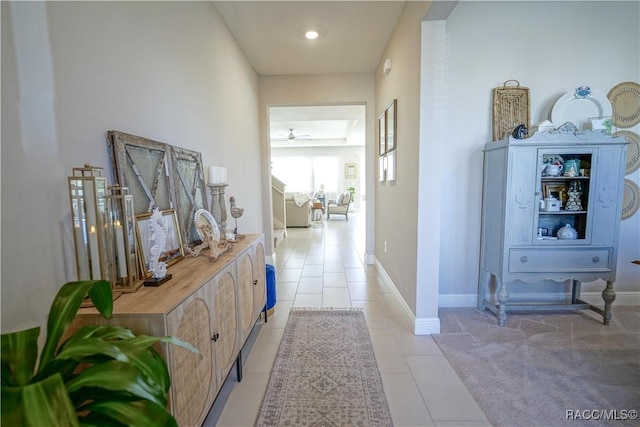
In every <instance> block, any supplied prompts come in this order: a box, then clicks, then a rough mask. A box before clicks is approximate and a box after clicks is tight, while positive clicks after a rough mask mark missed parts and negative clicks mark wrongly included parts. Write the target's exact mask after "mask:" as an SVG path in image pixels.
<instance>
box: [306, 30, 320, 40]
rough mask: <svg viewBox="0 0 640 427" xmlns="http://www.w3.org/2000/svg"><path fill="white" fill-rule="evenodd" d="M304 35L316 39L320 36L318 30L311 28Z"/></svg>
mask: <svg viewBox="0 0 640 427" xmlns="http://www.w3.org/2000/svg"><path fill="white" fill-rule="evenodd" d="M304 36H305V37H306V38H308V39H309V40H315V39H317V38H318V32H317V31H314V30H309V31H307V32H306V33H304Z"/></svg>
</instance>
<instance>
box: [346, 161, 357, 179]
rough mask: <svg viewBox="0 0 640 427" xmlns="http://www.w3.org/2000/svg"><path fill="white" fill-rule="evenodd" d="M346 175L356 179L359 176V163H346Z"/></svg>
mask: <svg viewBox="0 0 640 427" xmlns="http://www.w3.org/2000/svg"><path fill="white" fill-rule="evenodd" d="M344 177H345V178H346V179H356V178H357V177H358V165H356V164H355V163H345V164H344Z"/></svg>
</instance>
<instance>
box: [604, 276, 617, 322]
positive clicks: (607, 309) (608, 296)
mask: <svg viewBox="0 0 640 427" xmlns="http://www.w3.org/2000/svg"><path fill="white" fill-rule="evenodd" d="M602 299H603V300H604V313H603V314H602V318H603V320H604V324H605V325H608V324H609V322H610V321H611V317H612V313H611V304H613V301H615V299H616V291H614V290H613V282H607V287H606V288H604V291H602Z"/></svg>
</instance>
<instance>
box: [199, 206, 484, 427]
mask: <svg viewBox="0 0 640 427" xmlns="http://www.w3.org/2000/svg"><path fill="white" fill-rule="evenodd" d="M364 221H365V215H364V212H362V211H361V212H354V213H353V214H350V215H349V221H348V222H346V221H344V220H343V219H342V217H337V218H336V219H333V218H332V219H331V220H330V221H329V222H327V221H326V217H325V220H324V222H323V224H322V227H320V226H318V225H313V226H311V227H309V228H289V229H288V230H287V232H288V237H287V239H285V240H284V241H283V242H281V243H280V244H279V245H278V247H277V249H276V253H277V265H276V269H277V275H276V286H277V304H276V307H275V313H274V315H273V316H271V317H269V321H268V323H266V324H264V323H262V322H261V321H258V324H257V325H256V327H255V328H254V330H253V332H252V336H251V337H250V338H249V341H248V342H247V345H246V346H245V349H244V350H243V357H244V363H243V380H242V382H240V383H237V382H236V373H235V369H233V370H232V372H231V373H230V374H229V377H228V379H227V382H226V383H225V385H224V387H223V389H222V390H221V392H220V395H219V397H218V399H217V401H216V404H214V406H213V408H212V410H211V412H210V413H209V416H208V417H207V419H206V420H205V423H204V425H205V426H229V427H230V426H253V425H254V422H255V419H256V417H257V413H258V410H259V408H260V403H261V401H262V398H263V395H264V391H265V389H266V387H267V382H268V380H269V374H270V371H271V368H272V365H273V361H274V359H275V356H276V353H277V350H278V346H279V344H280V340H281V338H282V334H283V331H284V327H285V324H286V322H287V316H288V314H289V309H290V308H291V307H292V306H296V307H362V308H363V311H364V315H365V318H366V320H367V325H368V328H369V333H370V335H371V341H372V343H373V347H374V351H375V355H376V360H377V363H378V367H379V369H380V373H381V376H382V380H383V383H384V388H385V394H386V396H387V400H388V402H389V407H390V409H391V414H392V416H393V420H394V424H395V425H396V426H490V424H489V423H488V421H487V420H486V418H485V416H484V414H483V413H482V411H481V410H480V408H479V407H478V405H477V404H476V402H475V401H474V399H473V398H472V397H471V395H470V394H469V393H468V391H467V390H466V388H465V387H464V385H463V384H462V382H461V381H460V379H459V378H458V376H457V375H456V373H455V371H453V369H452V368H451V366H450V365H449V363H448V362H447V360H446V359H445V357H444V356H443V355H442V353H441V352H440V349H439V348H438V346H437V345H436V344H435V342H434V341H433V339H432V338H431V336H415V335H413V333H412V329H411V326H410V325H409V324H408V322H407V321H406V320H405V319H404V317H403V315H404V312H403V308H402V306H401V304H400V303H399V300H398V299H397V297H396V295H395V294H394V293H393V291H392V290H391V289H390V288H389V286H388V285H386V284H385V283H384V281H383V280H382V279H381V278H380V277H379V276H378V273H377V270H376V267H375V266H371V265H369V266H365V265H364V264H363V261H362V258H363V253H364V233H365V227H364V225H365V224H364Z"/></svg>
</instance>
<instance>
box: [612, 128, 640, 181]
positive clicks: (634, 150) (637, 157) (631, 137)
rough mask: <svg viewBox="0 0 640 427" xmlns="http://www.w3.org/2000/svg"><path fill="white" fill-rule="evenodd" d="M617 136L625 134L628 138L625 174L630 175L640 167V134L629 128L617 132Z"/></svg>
mask: <svg viewBox="0 0 640 427" xmlns="http://www.w3.org/2000/svg"><path fill="white" fill-rule="evenodd" d="M613 136H614V137H615V136H624V137H625V139H626V140H627V142H628V144H627V163H626V169H625V171H624V174H625V175H629V174H630V173H632V172H635V171H636V170H638V168H640V135H638V134H637V133H634V132H630V131H628V130H621V131H619V132H616V133H615V134H614V135H613Z"/></svg>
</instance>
